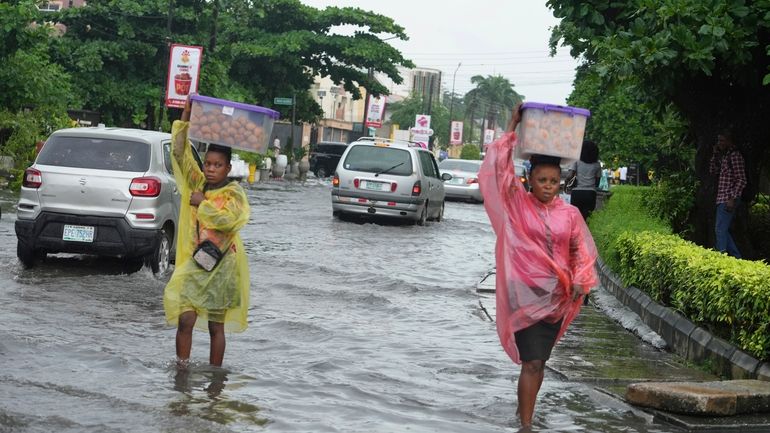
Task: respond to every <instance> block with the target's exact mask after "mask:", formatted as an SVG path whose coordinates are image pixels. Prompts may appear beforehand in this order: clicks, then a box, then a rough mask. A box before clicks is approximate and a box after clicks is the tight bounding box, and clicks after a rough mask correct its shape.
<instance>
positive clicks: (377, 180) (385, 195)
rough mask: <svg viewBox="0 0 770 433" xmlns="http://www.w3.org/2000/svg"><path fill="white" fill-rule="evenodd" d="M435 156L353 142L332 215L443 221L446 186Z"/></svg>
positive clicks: (397, 144) (403, 146)
mask: <svg viewBox="0 0 770 433" xmlns="http://www.w3.org/2000/svg"><path fill="white" fill-rule="evenodd" d="M451 178H452V176H451V175H450V174H444V175H443V176H442V175H441V174H440V173H439V169H438V164H436V159H435V158H434V156H433V154H432V153H431V152H430V151H428V150H427V149H425V148H422V147H420V146H419V145H416V144H414V143H410V142H407V141H402V140H388V139H383V138H379V137H362V138H360V139H358V140H357V141H354V142H352V143H350V144H349V145H348V146H347V148H346V149H345V152H344V153H343V154H342V157H341V158H340V163H339V165H338V166H337V170H336V172H335V173H334V177H333V178H332V193H331V195H332V211H333V214H334V215H336V216H343V215H345V214H358V215H372V216H375V215H380V216H387V217H395V218H405V219H409V220H412V221H414V222H415V223H416V224H419V225H424V224H425V222H426V221H427V220H434V221H441V220H442V218H443V217H444V181H445V180H449V179H451Z"/></svg>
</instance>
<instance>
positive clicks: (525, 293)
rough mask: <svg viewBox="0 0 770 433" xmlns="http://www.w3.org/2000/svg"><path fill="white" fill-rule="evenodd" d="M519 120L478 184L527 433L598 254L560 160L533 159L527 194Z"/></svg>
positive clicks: (492, 151) (516, 115) (501, 332)
mask: <svg viewBox="0 0 770 433" xmlns="http://www.w3.org/2000/svg"><path fill="white" fill-rule="evenodd" d="M520 121H521V112H520V106H517V107H516V108H515V109H514V110H513V116H512V118H511V122H510V124H509V126H508V132H507V133H506V134H505V135H503V137H502V138H500V139H499V140H498V141H496V142H494V143H492V144H491V145H490V146H489V147H488V150H487V152H488V153H487V157H486V159H485V160H484V163H483V164H482V167H481V171H480V172H479V183H480V186H481V191H482V194H483V196H484V207H485V209H486V211H487V214H488V216H489V219H490V221H491V223H492V227H493V229H494V231H495V234H496V235H497V243H496V247H495V261H496V266H497V267H496V305H497V310H496V311H497V315H496V322H497V333H498V336H499V337H500V343H501V344H502V346H503V348H504V349H505V351H506V353H507V354H508V355H509V357H510V358H511V360H512V361H513V362H514V363H516V364H522V365H521V372H520V375H519V380H518V385H517V388H518V389H517V396H518V409H517V414H518V416H519V419H520V421H521V425H522V428H523V431H527V430H528V429H529V428H531V426H532V418H533V416H534V410H535V402H536V400H537V394H538V392H539V390H540V386H541V385H542V383H543V377H544V371H545V363H546V361H547V360H548V359H549V358H550V355H551V350H552V348H553V346H554V344H555V343H556V341H558V340H559V338H561V336H562V335H564V332H565V331H566V330H567V327H568V326H569V324H570V323H571V322H572V321H573V319H574V318H575V316H577V314H578V312H579V311H580V308H581V306H582V298H583V297H584V296H586V295H587V294H588V292H589V290H590V289H591V288H592V287H593V286H594V285H595V284H596V281H597V277H596V271H595V269H594V263H595V261H596V256H597V253H596V247H595V246H594V242H593V239H592V238H591V234H590V232H589V231H588V227H587V226H586V224H585V221H584V220H583V217H582V216H581V215H580V212H579V211H578V210H577V208H576V207H574V206H570V205H569V204H567V203H565V202H564V201H563V200H562V199H561V198H560V197H559V188H560V186H559V184H560V180H561V168H560V166H559V162H560V160H559V158H554V157H545V156H540V155H533V156H532V158H530V163H531V174H530V188H531V192H529V193H528V192H526V191H524V188H523V187H522V184H521V182H520V181H519V180H518V178H517V176H516V173H515V170H514V165H513V162H512V156H513V150H514V148H515V146H516V144H517V143H516V134H515V133H514V132H513V131H514V129H515V128H516V126H517V125H518V124H519V122H520Z"/></svg>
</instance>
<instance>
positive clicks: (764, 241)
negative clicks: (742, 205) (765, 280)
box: [748, 194, 770, 260]
mask: <svg viewBox="0 0 770 433" xmlns="http://www.w3.org/2000/svg"><path fill="white" fill-rule="evenodd" d="M768 201H769V198H768V197H767V196H766V195H764V194H759V195H757V201H756V202H754V204H752V205H751V207H750V208H749V221H748V225H749V227H748V232H749V233H751V245H752V246H753V247H754V249H755V250H756V251H757V254H759V256H760V257H764V258H765V259H766V260H767V259H770V205H768Z"/></svg>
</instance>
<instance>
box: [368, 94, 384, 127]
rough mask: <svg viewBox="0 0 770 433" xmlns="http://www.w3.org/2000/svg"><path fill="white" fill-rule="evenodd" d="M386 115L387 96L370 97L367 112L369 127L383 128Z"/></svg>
mask: <svg viewBox="0 0 770 433" xmlns="http://www.w3.org/2000/svg"><path fill="white" fill-rule="evenodd" d="M384 117H385V96H379V97H377V98H372V97H371V96H370V97H369V108H368V109H367V112H366V122H365V123H366V126H367V127H369V128H381V127H382V121H383V119H384Z"/></svg>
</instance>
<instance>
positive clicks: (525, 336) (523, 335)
mask: <svg viewBox="0 0 770 433" xmlns="http://www.w3.org/2000/svg"><path fill="white" fill-rule="evenodd" d="M561 322H562V321H561V320H559V321H558V322H556V323H548V322H544V321H542V320H541V321H539V322H537V323H535V324H534V325H532V326H530V327H529V328H524V329H522V330H520V331H516V332H515V333H514V336H515V337H516V347H517V348H518V349H519V358H520V359H521V360H522V361H535V360H540V361H547V360H548V359H549V358H551V350H552V349H553V345H554V343H556V335H557V334H559V329H561Z"/></svg>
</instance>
